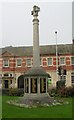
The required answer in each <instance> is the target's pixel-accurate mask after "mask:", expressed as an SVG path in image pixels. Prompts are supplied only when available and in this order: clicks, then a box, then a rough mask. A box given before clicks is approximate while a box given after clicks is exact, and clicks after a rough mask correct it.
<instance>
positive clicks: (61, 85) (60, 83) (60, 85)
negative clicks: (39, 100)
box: [56, 80, 65, 89]
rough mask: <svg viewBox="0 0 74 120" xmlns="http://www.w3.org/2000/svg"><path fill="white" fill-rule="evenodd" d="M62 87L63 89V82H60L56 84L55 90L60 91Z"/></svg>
mask: <svg viewBox="0 0 74 120" xmlns="http://www.w3.org/2000/svg"><path fill="white" fill-rule="evenodd" d="M62 87H65V80H60V81H57V82H56V88H57V89H61V88H62Z"/></svg>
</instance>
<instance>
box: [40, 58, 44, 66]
mask: <svg viewBox="0 0 74 120" xmlns="http://www.w3.org/2000/svg"><path fill="white" fill-rule="evenodd" d="M42 60H43V58H42V57H40V66H42Z"/></svg>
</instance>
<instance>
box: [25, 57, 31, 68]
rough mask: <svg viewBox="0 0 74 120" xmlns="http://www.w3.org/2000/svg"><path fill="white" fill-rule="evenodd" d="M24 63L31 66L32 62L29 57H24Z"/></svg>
mask: <svg viewBox="0 0 74 120" xmlns="http://www.w3.org/2000/svg"><path fill="white" fill-rule="evenodd" d="M26 65H27V67H31V66H32V62H31V59H30V58H28V59H26Z"/></svg>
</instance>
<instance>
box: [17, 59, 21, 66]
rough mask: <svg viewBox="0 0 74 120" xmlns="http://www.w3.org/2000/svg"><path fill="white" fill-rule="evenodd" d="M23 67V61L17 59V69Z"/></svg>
mask: <svg viewBox="0 0 74 120" xmlns="http://www.w3.org/2000/svg"><path fill="white" fill-rule="evenodd" d="M21 65H22V60H21V59H17V67H21Z"/></svg>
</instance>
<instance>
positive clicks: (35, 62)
mask: <svg viewBox="0 0 74 120" xmlns="http://www.w3.org/2000/svg"><path fill="white" fill-rule="evenodd" d="M39 10H40V9H39V7H37V6H34V7H33V11H32V15H33V17H34V19H33V67H40V52H39V20H38V18H37V16H38V12H39Z"/></svg>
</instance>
